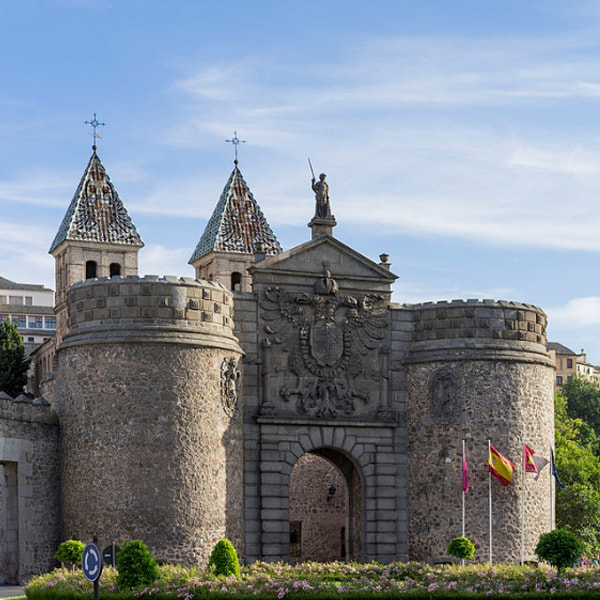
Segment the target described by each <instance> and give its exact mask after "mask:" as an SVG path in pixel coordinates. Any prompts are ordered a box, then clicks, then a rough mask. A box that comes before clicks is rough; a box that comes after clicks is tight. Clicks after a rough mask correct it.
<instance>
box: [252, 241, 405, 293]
mask: <svg viewBox="0 0 600 600" xmlns="http://www.w3.org/2000/svg"><path fill="white" fill-rule="evenodd" d="M325 270H328V271H329V272H330V273H331V276H332V277H333V278H334V279H336V280H337V281H338V282H340V284H343V283H342V282H344V281H345V282H347V283H346V285H350V286H356V285H358V284H359V282H360V287H364V286H365V285H366V286H368V285H369V282H371V283H372V284H376V285H377V286H378V287H379V286H384V287H387V286H390V285H391V284H392V283H393V282H394V281H395V280H396V279H397V276H396V275H394V274H393V273H392V272H390V270H389V269H388V268H386V267H384V266H381V265H379V264H377V263H376V262H374V261H372V260H370V259H369V258H367V257H366V256H363V255H362V254H360V253H359V252H357V251H356V250H354V249H352V248H350V247H349V246H347V245H346V244H344V243H342V242H340V241H339V240H338V239H336V238H334V237H332V236H330V235H322V236H319V237H317V238H315V239H313V240H310V241H308V242H306V243H304V244H301V245H300V246H296V247H295V248H292V249H291V250H287V251H285V252H282V253H281V254H279V255H278V256H274V257H271V258H268V259H266V260H264V261H263V262H261V263H258V264H256V265H253V266H252V267H251V268H250V272H251V273H252V275H253V277H254V281H255V283H260V282H265V283H267V282H274V281H276V280H277V279H281V278H283V279H284V280H285V281H286V282H288V281H291V280H297V281H298V283H303V280H304V282H305V283H306V284H310V283H311V282H312V281H314V280H315V278H318V277H321V276H322V274H323V272H324V271H325Z"/></svg>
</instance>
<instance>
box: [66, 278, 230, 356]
mask: <svg viewBox="0 0 600 600" xmlns="http://www.w3.org/2000/svg"><path fill="white" fill-rule="evenodd" d="M67 305H68V313H69V319H68V324H69V334H68V335H67V336H66V337H65V341H64V344H63V345H64V346H69V345H72V344H74V343H80V342H82V341H83V339H82V336H83V335H88V334H91V333H92V332H96V334H99V333H100V332H109V331H110V332H112V334H111V335H110V336H109V338H110V339H106V340H98V339H97V341H111V342H114V341H119V340H120V339H121V338H123V339H122V341H125V339H124V338H125V337H127V338H130V337H131V336H132V335H133V336H134V337H136V339H139V337H140V332H142V331H145V332H146V335H149V336H151V337H156V336H157V335H159V332H161V331H162V332H163V334H164V333H165V332H167V331H172V332H174V331H180V332H181V331H185V332H188V333H189V334H194V335H197V334H208V335H211V336H213V337H214V336H216V337H225V338H231V339H233V296H232V293H231V292H230V291H228V290H227V289H226V288H224V287H223V286H222V285H221V284H219V283H214V282H212V281H204V280H202V281H199V280H195V279H192V278H190V277H183V278H177V277H174V276H166V277H158V276H156V275H146V276H145V277H137V276H128V277H124V278H121V277H112V278H105V277H104V278H99V279H89V280H86V281H82V282H79V283H77V284H75V285H74V286H73V287H72V288H71V289H70V290H69V292H68V296H67ZM96 337H97V338H98V336H96ZM117 338H119V340H118V339H117ZM165 341H167V340H165ZM177 341H182V340H181V339H179V340H177Z"/></svg>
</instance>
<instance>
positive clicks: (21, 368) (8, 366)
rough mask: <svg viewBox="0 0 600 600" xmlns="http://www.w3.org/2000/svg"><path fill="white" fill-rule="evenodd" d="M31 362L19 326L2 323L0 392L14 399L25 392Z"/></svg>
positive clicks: (0, 338) (0, 324)
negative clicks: (26, 354)
mask: <svg viewBox="0 0 600 600" xmlns="http://www.w3.org/2000/svg"><path fill="white" fill-rule="evenodd" d="M29 362H30V361H29V359H28V358H26V357H25V344H24V343H23V338H22V337H21V336H20V335H19V332H18V330H17V326H16V325H15V324H14V323H12V322H11V321H4V322H2V323H0V392H5V393H7V394H8V395H9V396H11V397H12V398H16V397H17V396H18V395H19V394H21V393H22V392H23V389H24V387H25V384H26V383H27V370H28V369H29Z"/></svg>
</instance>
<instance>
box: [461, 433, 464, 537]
mask: <svg viewBox="0 0 600 600" xmlns="http://www.w3.org/2000/svg"><path fill="white" fill-rule="evenodd" d="M462 452H463V453H462V455H463V463H462V465H461V473H462V475H463V478H464V472H463V469H464V464H465V440H463V441H462ZM461 489H462V536H463V537H465V484H464V480H463V483H462V486H461Z"/></svg>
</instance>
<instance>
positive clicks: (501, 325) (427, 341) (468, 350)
mask: <svg viewBox="0 0 600 600" xmlns="http://www.w3.org/2000/svg"><path fill="white" fill-rule="evenodd" d="M403 308H406V309H410V310H411V311H412V314H413V340H414V343H413V345H412V348H411V351H410V355H409V357H408V360H407V362H409V363H410V362H420V361H435V360H439V359H442V358H443V359H446V360H448V359H451V360H472V359H475V358H476V359H479V360H481V359H489V360H503V359H505V360H519V361H523V360H524V361H526V362H532V361H533V362H541V363H544V364H550V358H549V355H548V353H547V351H546V325H547V317H546V314H545V313H544V311H542V310H541V309H540V308H538V307H536V306H533V305H531V304H524V303H521V302H506V301H503V300H498V301H495V300H452V301H451V302H426V303H423V304H415V305H410V306H409V305H404V306H403Z"/></svg>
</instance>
